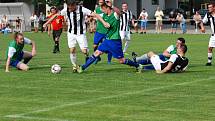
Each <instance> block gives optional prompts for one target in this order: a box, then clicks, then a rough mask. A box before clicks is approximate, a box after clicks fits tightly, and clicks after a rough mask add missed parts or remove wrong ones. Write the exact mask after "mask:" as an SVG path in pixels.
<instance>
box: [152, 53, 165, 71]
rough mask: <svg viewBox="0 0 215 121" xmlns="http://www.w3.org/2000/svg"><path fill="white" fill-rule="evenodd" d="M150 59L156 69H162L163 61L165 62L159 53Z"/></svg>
mask: <svg viewBox="0 0 215 121" xmlns="http://www.w3.org/2000/svg"><path fill="white" fill-rule="evenodd" d="M150 60H151V62H152V65H153V67H154V68H155V70H159V71H161V63H165V62H164V61H162V60H161V59H160V57H159V56H158V55H154V56H152V57H151V59H150Z"/></svg>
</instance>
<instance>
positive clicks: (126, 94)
mask: <svg viewBox="0 0 215 121" xmlns="http://www.w3.org/2000/svg"><path fill="white" fill-rule="evenodd" d="M212 79H215V76H211V77H209V78H205V79H198V80H195V81H190V82H183V83H178V84H173V85H169V86H161V87H155V88H149V89H144V90H140V91H133V92H127V93H122V94H118V95H112V96H106V97H99V98H95V99H92V100H87V101H80V102H73V103H68V104H63V105H59V106H53V107H49V108H44V109H40V110H35V111H30V112H26V113H20V114H13V115H6V116H4V117H9V118H10V117H17V118H18V117H22V118H23V117H24V116H25V115H29V114H34V113H41V112H48V111H51V110H55V109H59V108H64V107H69V106H77V105H84V104H88V103H91V102H96V101H100V100H104V99H112V98H117V97H124V96H128V95H134V94H142V93H144V92H150V91H155V90H160V89H166V88H171V87H175V86H183V85H188V84H192V83H197V82H201V81H207V80H212Z"/></svg>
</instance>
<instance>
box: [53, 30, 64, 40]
mask: <svg viewBox="0 0 215 121" xmlns="http://www.w3.org/2000/svg"><path fill="white" fill-rule="evenodd" d="M62 31H63V29H59V30H53V33H52V35H53V39H54V40H55V39H56V38H57V37H58V38H60V35H61V33H62Z"/></svg>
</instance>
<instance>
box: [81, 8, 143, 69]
mask: <svg viewBox="0 0 215 121" xmlns="http://www.w3.org/2000/svg"><path fill="white" fill-rule="evenodd" d="M101 8H102V11H103V12H104V13H105V14H107V15H108V19H106V20H105V21H106V22H108V23H109V24H110V27H109V28H108V33H107V38H106V39H105V40H104V41H103V42H102V44H101V45H100V46H99V47H98V49H97V50H96V51H95V52H94V54H93V55H92V56H91V57H90V58H89V59H88V60H87V62H86V63H85V64H84V65H82V66H80V67H79V68H78V72H79V73H82V72H83V71H84V70H86V69H87V68H88V67H89V66H90V65H91V64H92V63H93V62H94V61H95V60H96V58H97V57H98V56H100V55H102V54H103V53H112V55H113V57H114V58H117V59H118V60H119V62H120V63H121V64H126V65H130V66H134V67H136V68H138V67H139V64H136V63H135V62H133V61H131V60H129V59H125V58H124V55H123V51H122V41H121V38H120V34H119V29H120V27H119V26H120V20H119V19H120V18H119V17H120V14H118V13H116V12H114V10H113V9H112V7H111V6H109V5H107V4H103V5H102V6H101Z"/></svg>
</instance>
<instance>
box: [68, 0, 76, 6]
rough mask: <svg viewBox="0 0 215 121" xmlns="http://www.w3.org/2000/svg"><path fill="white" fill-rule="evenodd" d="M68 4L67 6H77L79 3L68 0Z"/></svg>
mask: <svg viewBox="0 0 215 121" xmlns="http://www.w3.org/2000/svg"><path fill="white" fill-rule="evenodd" d="M66 4H67V5H76V4H77V1H76V0H67V1H66Z"/></svg>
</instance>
